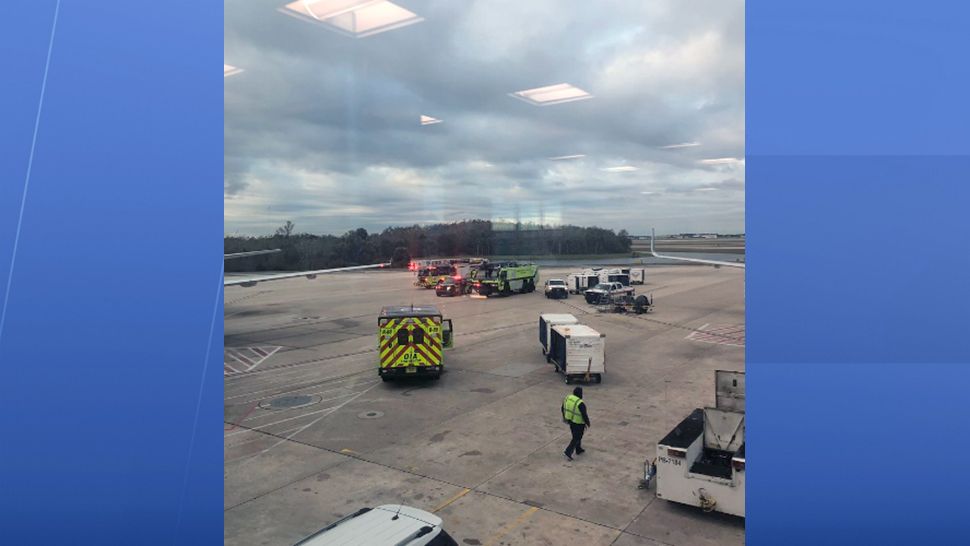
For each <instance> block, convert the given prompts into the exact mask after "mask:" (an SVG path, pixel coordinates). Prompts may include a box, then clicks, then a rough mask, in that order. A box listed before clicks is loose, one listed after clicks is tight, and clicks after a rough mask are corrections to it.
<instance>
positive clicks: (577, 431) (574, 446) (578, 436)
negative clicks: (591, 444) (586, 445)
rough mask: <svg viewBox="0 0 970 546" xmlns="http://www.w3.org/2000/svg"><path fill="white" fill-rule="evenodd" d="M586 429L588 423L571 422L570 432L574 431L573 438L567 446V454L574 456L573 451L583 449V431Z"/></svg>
mask: <svg viewBox="0 0 970 546" xmlns="http://www.w3.org/2000/svg"><path fill="white" fill-rule="evenodd" d="M585 431H586V425H577V424H576V423H569V432H572V433H573V439H572V440H570V441H569V445H568V446H566V455H569V456H570V457H572V456H573V451H583V432H585Z"/></svg>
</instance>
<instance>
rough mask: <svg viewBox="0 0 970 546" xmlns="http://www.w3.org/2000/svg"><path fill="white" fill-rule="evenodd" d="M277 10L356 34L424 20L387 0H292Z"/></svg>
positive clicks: (368, 34) (367, 33)
mask: <svg viewBox="0 0 970 546" xmlns="http://www.w3.org/2000/svg"><path fill="white" fill-rule="evenodd" d="M280 11H282V12H283V13H285V14H287V15H292V16H294V17H297V18H300V19H304V20H306V21H310V22H315V23H317V22H318V23H320V24H322V25H324V26H325V27H327V28H329V29H331V30H336V31H338V32H340V33H342V34H346V35H348V36H354V37H357V38H364V37H365V36H373V35H374V34H377V33H380V32H384V31H387V30H393V29H396V28H401V27H404V26H407V25H411V24H414V23H420V22H421V21H424V18H423V17H419V16H418V15H416V14H415V13H413V12H411V11H408V10H406V9H404V8H402V7H401V6H399V5H397V4H395V3H393V2H388V1H387V0H296V1H295V2H290V3H289V4H286V5H285V6H283V7H282V8H280Z"/></svg>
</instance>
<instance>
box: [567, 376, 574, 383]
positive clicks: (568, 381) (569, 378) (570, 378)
mask: <svg viewBox="0 0 970 546" xmlns="http://www.w3.org/2000/svg"><path fill="white" fill-rule="evenodd" d="M572 383H573V378H572V377H569V376H568V375H567V376H566V384H567V385H572Z"/></svg>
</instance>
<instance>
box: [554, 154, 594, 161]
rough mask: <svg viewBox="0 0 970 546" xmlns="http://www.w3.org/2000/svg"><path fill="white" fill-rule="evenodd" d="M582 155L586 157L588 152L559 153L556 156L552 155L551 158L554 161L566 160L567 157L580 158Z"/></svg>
mask: <svg viewBox="0 0 970 546" xmlns="http://www.w3.org/2000/svg"><path fill="white" fill-rule="evenodd" d="M581 157H586V154H575V155H557V156H556V157H550V158H549V159H551V160H553V161H565V160H567V159H579V158H581Z"/></svg>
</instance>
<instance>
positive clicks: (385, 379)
mask: <svg viewBox="0 0 970 546" xmlns="http://www.w3.org/2000/svg"><path fill="white" fill-rule="evenodd" d="M390 380H391V378H390V377H387V376H386V375H383V374H382V375H381V381H383V382H385V383H387V382H388V381H390Z"/></svg>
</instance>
